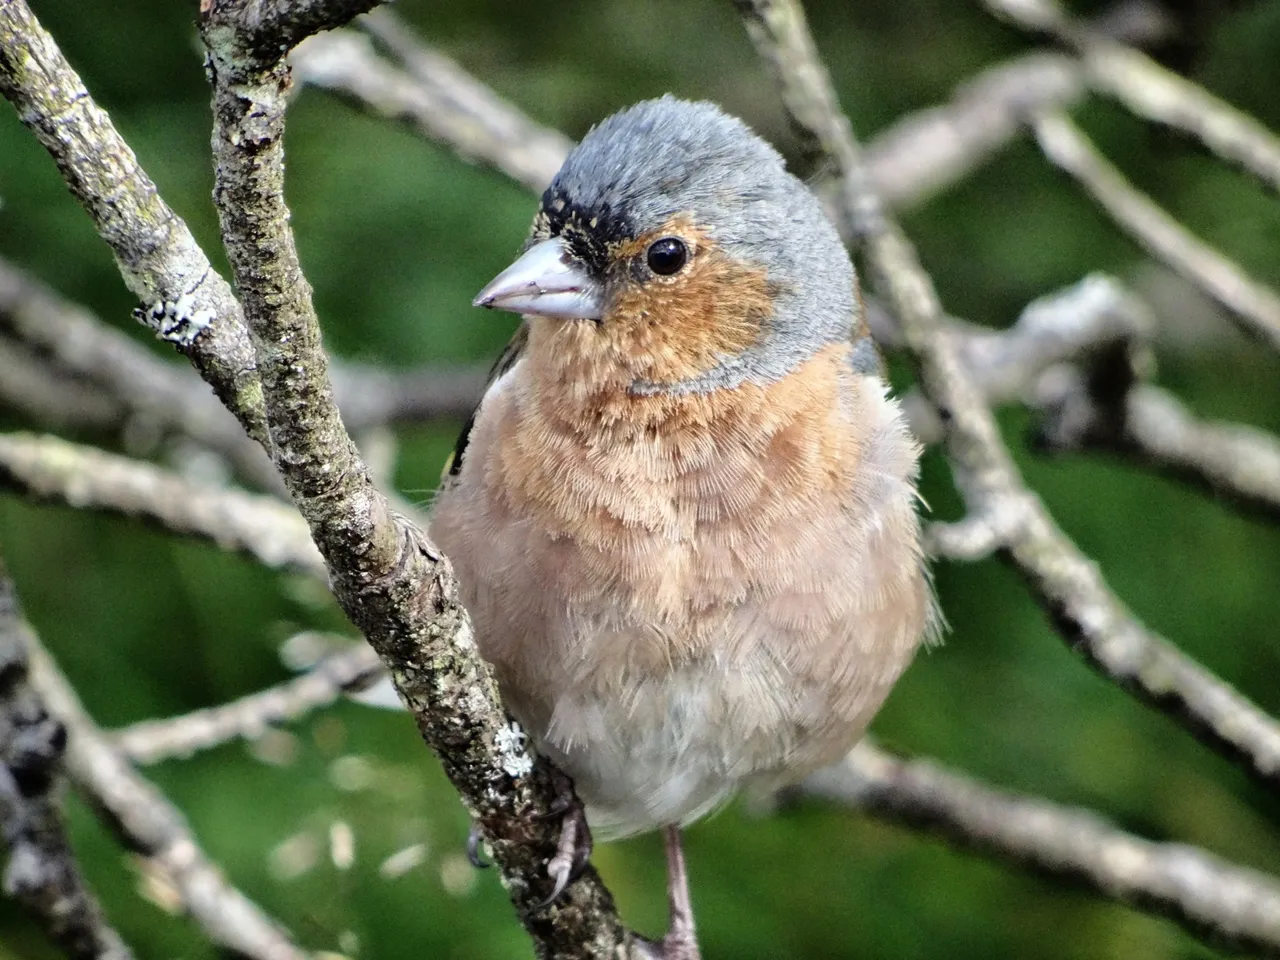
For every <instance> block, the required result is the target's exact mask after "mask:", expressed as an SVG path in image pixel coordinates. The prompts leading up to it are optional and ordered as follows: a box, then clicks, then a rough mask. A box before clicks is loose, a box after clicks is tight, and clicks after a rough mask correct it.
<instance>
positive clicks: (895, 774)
mask: <svg viewBox="0 0 1280 960" xmlns="http://www.w3.org/2000/svg"><path fill="white" fill-rule="evenodd" d="M798 792H800V793H802V794H804V795H808V796H812V797H817V798H820V799H823V800H828V801H832V802H835V803H839V804H842V805H846V806H850V807H853V808H855V809H857V810H863V811H866V812H868V813H870V814H872V815H873V816H876V817H881V818H884V819H887V820H891V821H896V822H899V823H903V824H906V825H907V826H909V827H912V828H914V829H924V830H929V831H932V832H934V833H937V834H938V835H940V836H942V837H944V838H945V839H947V840H948V841H950V842H951V843H954V844H956V845H957V846H960V847H963V848H965V849H969V850H974V851H977V852H978V853H982V854H985V855H987V856H992V857H995V858H998V859H1000V860H1004V861H1009V860H1012V861H1015V862H1018V863H1022V864H1025V865H1026V866H1029V867H1032V868H1034V869H1037V870H1040V871H1043V872H1045V873H1047V874H1049V875H1051V876H1056V877H1065V878H1069V879H1071V880H1075V881H1079V882H1082V883H1084V884H1086V885H1087V886H1089V887H1090V888H1092V889H1094V890H1097V891H1099V892H1101V893H1102V894H1104V895H1106V896H1108V897H1113V898H1115V899H1117V900H1122V901H1125V902H1127V903H1132V904H1134V905H1136V906H1140V907H1142V908H1144V909H1147V910H1151V911H1153V912H1156V913H1161V914H1164V915H1165V916H1168V917H1169V918H1171V919H1172V920H1174V921H1176V922H1177V923H1178V924H1180V925H1181V926H1183V927H1185V928H1186V929H1187V930H1189V931H1190V932H1192V933H1194V934H1196V935H1198V936H1202V937H1206V938H1207V939H1209V940H1210V941H1211V942H1213V943H1214V944H1216V945H1219V946H1222V947H1226V948H1228V949H1232V950H1240V951H1246V952H1249V953H1260V954H1265V955H1268V956H1272V955H1276V954H1277V953H1280V881H1277V880H1276V878H1275V877H1271V876H1268V875H1267V874H1264V873H1260V872H1258V871H1256V870H1249V869H1247V868H1245V867H1241V866H1238V865H1237V864H1233V863H1228V862H1226V861H1224V860H1221V859H1219V858H1218V857H1215V856H1213V855H1212V854H1210V853H1207V852H1206V851H1204V850H1201V849H1199V848H1197V847H1193V846H1188V845H1185V844H1177V843H1155V842H1152V841H1150V840H1144V839H1142V838H1140V837H1135V836H1133V835H1132V834H1129V833H1125V832H1124V831H1122V830H1119V829H1117V828H1116V827H1114V826H1112V825H1111V824H1109V823H1107V822H1106V821H1104V820H1102V819H1101V818H1100V817H1098V816H1097V815H1096V814H1094V813H1092V812H1091V811H1088V810H1083V809H1079V808H1072V807H1064V806H1062V805H1060V804H1056V803H1052V802H1050V801H1047V800H1043V799H1040V798H1038V797H1030V796H1026V795H1022V794H1016V793H1011V792H1008V791H1004V790H999V789H996V788H994V787H991V786H987V785H986V784H983V783H981V782H979V781H977V780H974V779H972V778H970V777H966V776H964V775H963V774H959V773H955V772H953V771H950V770H947V769H945V768H943V767H940V766H938V765H937V764H935V763H932V762H930V761H927V760H903V759H901V758H899V757H895V756H892V755H891V754H887V753H885V752H883V751H881V750H879V749H877V748H876V747H874V746H872V745H871V744H868V743H862V744H859V745H858V746H857V747H855V748H854V750H853V752H852V753H850V754H849V756H848V757H846V758H845V760H844V761H843V762H841V763H839V764H836V765H834V766H832V767H829V768H827V769H826V770H822V771H819V772H818V773H816V774H814V775H813V776H811V777H809V779H808V780H806V781H805V782H804V783H803V784H802V785H801V786H800V788H799V791H798Z"/></svg>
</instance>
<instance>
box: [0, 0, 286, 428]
mask: <svg viewBox="0 0 1280 960" xmlns="http://www.w3.org/2000/svg"><path fill="white" fill-rule="evenodd" d="M0 94H3V95H4V97H5V98H6V99H8V100H9V101H10V102H12V103H13V105H14V107H15V108H16V109H17V111H18V117H19V118H20V119H21V120H22V122H23V123H24V124H25V125H26V126H27V127H28V129H30V130H31V132H32V133H33V134H35V137H36V139H37V140H39V141H40V144H41V145H42V146H43V147H44V148H45V149H46V150H48V151H49V154H50V156H52V157H53V160H54V162H55V163H56V164H57V165H58V170H59V171H60V172H61V174H62V177H63V179H64V180H65V181H66V183H67V186H68V188H69V189H70V190H71V194H72V196H74V197H75V198H76V200H77V201H79V203H80V205H81V206H82V207H84V209H85V212H87V213H88V214H89V216H90V218H91V219H92V220H93V224H94V226H95V227H96V228H97V230H98V233H99V235H100V236H101V237H102V239H103V240H104V241H106V243H107V245H108V246H110V248H111V252H112V253H113V254H114V255H115V259H116V264H117V266H119V268H120V274H121V276H122V277H123V278H124V282H125V285H126V286H127V287H128V288H129V289H130V290H131V291H133V293H134V294H135V295H136V296H137V297H138V299H139V300H140V301H141V307H140V308H139V310H138V318H139V319H140V320H141V321H142V322H143V323H145V324H147V325H148V326H149V327H151V328H152V329H153V330H154V331H155V332H156V335H157V336H158V337H160V338H161V339H164V340H167V341H169V342H170V343H172V344H173V345H174V346H175V347H177V348H178V349H179V350H180V351H182V352H183V353H184V354H186V356H187V357H188V358H189V359H190V360H191V362H192V363H194V364H195V366H196V368H197V369H198V370H199V371H200V373H201V375H202V376H203V377H204V378H205V380H206V381H208V383H209V384H210V385H211V386H212V387H213V388H214V391H215V392H216V393H217V394H218V397H219V399H221V400H222V402H223V403H224V404H226V406H227V409H229V410H230V411H231V412H232V413H234V414H235V416H236V419H238V420H239V421H240V422H241V424H243V425H244V428H245V430H246V431H248V433H249V435H250V436H251V437H253V438H254V439H255V440H258V441H259V442H265V441H266V439H267V432H266V421H265V420H264V419H263V412H262V405H261V396H260V392H259V388H258V382H257V375H256V373H255V371H254V363H253V352H252V348H251V347H250V344H249V338H248V332H247V330H246V328H245V326H244V317H243V315H242V313H241V311H240V305H239V304H238V303H237V302H236V299H235V297H234V296H233V295H232V293H231V288H230V287H229V286H228V285H227V282H226V281H225V280H223V279H222V278H221V277H220V276H218V274H217V272H216V271H214V269H213V267H212V266H210V264H209V260H208V258H207V257H206V256H205V255H204V252H203V251H202V250H201V249H200V247H199V246H198V245H197V244H196V241H195V238H194V237H192V235H191V231H190V230H188V229H187V226H186V224H185V223H183V222H182V220H181V219H180V218H179V217H178V215H177V214H175V213H174V212H173V211H172V210H171V209H170V208H169V207H168V206H167V205H166V204H165V202H164V201H163V200H162V199H160V195H159V193H158V192H157V191H156V186H155V184H154V183H152V182H151V179H150V178H149V177H148V176H147V175H146V173H145V172H144V171H143V169H142V168H141V167H140V166H139V165H138V161H137V158H136V157H135V156H134V155H133V151H132V150H130V149H129V146H128V144H126V143H125V142H124V140H123V139H122V138H121V136H120V134H119V133H117V132H116V129H115V127H113V126H112V125H111V118H110V117H108V116H107V114H106V112H105V111H104V110H103V109H102V108H101V107H99V106H98V105H97V104H96V103H95V102H94V100H93V98H92V97H90V96H89V92H88V90H86V89H85V86H84V83H83V82H82V81H81V80H80V77H79V76H78V75H77V74H76V72H75V71H74V70H72V69H71V65H70V64H69V63H67V60H66V58H65V57H64V56H63V55H62V52H61V51H60V50H59V49H58V46H57V44H55V43H54V41H53V38H52V37H51V36H49V34H48V33H47V32H46V31H45V30H44V28H43V27H41V26H40V24H39V22H38V21H37V20H36V18H35V16H34V15H33V14H32V13H31V10H30V8H28V6H27V4H26V2H25V0H0Z"/></svg>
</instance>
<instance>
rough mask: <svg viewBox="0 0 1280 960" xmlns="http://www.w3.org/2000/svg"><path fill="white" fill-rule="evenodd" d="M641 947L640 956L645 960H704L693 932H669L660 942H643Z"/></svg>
mask: <svg viewBox="0 0 1280 960" xmlns="http://www.w3.org/2000/svg"><path fill="white" fill-rule="evenodd" d="M686 934H687V935H686ZM639 947H640V951H639V952H640V956H642V957H644V958H645V960H702V953H701V951H700V950H699V949H698V938H697V937H695V936H694V935H693V931H692V930H689V931H686V932H677V931H676V930H669V931H668V932H667V935H666V936H665V937H663V938H662V939H661V940H660V941H658V942H656V943H655V942H654V941H652V940H642V941H641V942H640V944H639Z"/></svg>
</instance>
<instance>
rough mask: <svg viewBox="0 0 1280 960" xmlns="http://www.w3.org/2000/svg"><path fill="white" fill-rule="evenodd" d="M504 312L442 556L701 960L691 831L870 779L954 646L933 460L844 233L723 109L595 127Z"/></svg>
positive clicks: (681, 952)
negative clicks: (866, 740) (860, 747)
mask: <svg viewBox="0 0 1280 960" xmlns="http://www.w3.org/2000/svg"><path fill="white" fill-rule="evenodd" d="M475 304H476V305H478V306H484V307H491V308H495V309H502V310H510V311H513V312H515V313H519V314H522V315H524V322H523V324H522V326H521V327H520V330H519V332H518V333H517V335H516V337H515V339H514V340H513V342H512V344H511V345H510V346H509V347H508V348H507V351H506V353H505V354H504V355H503V357H502V359H501V360H500V361H499V363H498V365H497V366H496V367H495V378H494V380H493V381H492V383H491V385H490V387H489V388H488V391H487V392H486V393H485V395H484V398H483V400H482V401H481V403H480V405H479V408H478V409H477V411H476V413H475V415H474V416H473V418H472V422H471V423H470V424H469V425H468V428H467V430H466V431H465V432H464V435H463V438H462V440H461V441H460V443H459V449H458V451H457V453H456V456H455V458H454V460H453V462H452V464H451V466H450V468H449V473H448V476H447V477H446V478H445V482H444V484H443V485H442V489H441V491H440V493H439V494H438V496H437V499H436V501H435V503H434V505H433V508H432V514H431V532H432V535H433V536H434V538H435V540H436V542H437V543H438V544H439V545H440V547H441V548H442V549H443V550H444V551H445V552H446V553H447V554H448V555H449V557H450V558H451V559H452V561H453V565H454V569H455V571H456V574H457V577H458V581H459V583H460V588H461V592H462V599H463V601H464V603H465V605H466V607H467V609H468V610H469V611H470V613H471V617H472V620H473V623H474V627H475V634H476V641H477V643H478V645H479V649H480V651H481V653H482V654H483V655H484V657H485V658H486V659H487V660H488V661H489V662H490V663H491V664H492V665H493V668H494V670H495V671H496V675H497V678H498V683H499V686H500V688H501V690H502V694H503V697H504V698H505V699H506V702H507V705H508V707H509V708H510V710H511V712H512V714H513V715H514V716H515V717H516V718H517V719H518V720H519V722H520V723H521V724H522V725H523V727H524V728H525V730H526V731H527V732H528V734H529V736H530V737H532V739H533V741H534V742H535V743H536V745H537V747H538V749H539V750H540V751H542V752H543V753H544V754H546V755H547V756H548V757H550V758H551V759H552V760H553V761H554V762H555V763H556V764H557V765H558V766H559V767H560V768H561V769H562V770H563V771H565V772H566V773H567V774H568V775H569V776H570V777H571V778H572V780H573V784H574V786H575V787H576V790H577V793H578V795H579V796H580V797H581V798H582V801H583V803H584V804H585V807H586V810H585V816H586V820H587V822H588V823H589V825H590V829H591V831H593V832H594V834H595V835H596V837H598V838H604V839H609V838H616V837H621V836H627V835H631V834H636V833H640V832H643V831H650V830H656V829H664V830H665V831H666V841H667V855H668V878H669V886H670V889H669V893H670V903H671V914H672V916H671V926H670V930H669V931H668V933H667V935H666V937H665V938H664V940H663V941H662V943H661V944H660V945H656V946H655V947H654V949H655V950H656V951H658V952H656V953H655V956H662V957H664V958H666V960H694V958H697V957H698V956H699V953H698V946H697V942H696V937H695V934H694V923H693V915H692V910H691V907H690V902H689V895H688V886H687V876H686V873H685V867H684V858H683V853H682V850H681V846H680V833H679V830H680V827H681V826H683V825H687V824H688V823H690V822H691V821H693V820H696V819H698V818H699V817H701V816H703V815H705V814H707V813H709V812H711V811H712V810H714V809H715V808H717V807H718V806H720V805H721V804H723V803H724V802H725V801H726V800H728V799H729V798H730V797H731V796H732V795H733V794H734V792H735V791H737V790H738V789H739V788H741V787H748V786H749V787H759V788H764V789H775V788H778V787H782V786H785V785H787V784H790V783H794V782H796V781H798V780H799V779H800V778H802V777H804V776H805V775H806V774H808V773H810V772H812V771H813V770H815V769H817V768H819V767H822V766H824V765H826V764H829V763H831V762H833V761H835V760H837V759H839V758H840V757H841V756H843V755H844V754H845V753H846V752H847V751H848V750H849V749H850V748H851V747H852V746H853V745H854V743H856V742H857V740H858V739H859V738H860V737H861V736H862V734H863V732H864V730H865V729H866V727H867V724H868V723H869V722H870V720H871V718H872V716H873V715H874V714H875V712H876V711H877V710H878V709H879V707H880V705H881V703H882V702H883V701H884V699H885V697H886V696H887V694H888V693H889V690H890V688H891V687H892V685H893V684H894V682H895V681H896V680H897V679H898V677H899V676H900V675H901V673H902V672H903V670H904V669H905V668H906V666H907V664H908V662H909V661H910V660H911V658H912V656H913V654H914V652H915V650H916V648H917V646H918V645H919V644H920V642H921V640H922V638H924V637H925V636H926V635H927V634H928V633H929V631H930V630H931V628H932V624H933V623H934V621H935V615H934V605H933V599H932V591H931V587H930V584H929V579H928V576H927V573H926V570H925V566H924V561H923V558H922V554H921V546H920V523H919V519H918V517H917V513H916V500H917V494H916V486H915V482H916V475H917V460H918V456H919V452H920V450H919V446H918V444H917V443H916V441H915V440H914V439H913V438H912V436H911V434H910V432H909V430H908V428H907V426H906V423H905V421H904V419H903V416H902V413H901V410H900V409H899V406H898V404H897V402H896V401H895V400H893V399H891V398H890V397H889V396H888V393H887V387H886V384H885V382H884V380H883V378H882V375H881V368H880V362H879V357H878V355H877V353H876V351H875V348H874V346H873V344H872V342H871V340H870V337H869V335H868V332H867V328H866V324H865V322H864V320H863V316H862V305H861V298H860V296H859V294H858V291H857V281H856V278H855V276H854V271H853V266H852V265H851V263H850V261H849V256H848V254H847V253H846V251H845V249H844V247H843V245H842V244H841V242H840V238H839V236H838V234H837V233H836V230H835V229H834V227H832V225H831V223H830V222H829V221H828V220H827V218H826V216H825V215H824V213H823V211H822V209H821V207H820V205H819V203H818V201H817V199H816V198H815V197H814V196H813V194H812V193H810V191H809V190H808V189H807V188H806V187H805V185H804V184H803V183H801V182H800V181H799V180H798V179H796V178H795V177H794V176H792V175H791V174H790V173H788V172H787V170H786V168H785V164H784V161H783V159H782V157H781V156H780V155H779V154H778V153H777V151H775V150H774V149H773V148H772V147H770V146H769V145H768V144H767V143H765V142H764V141H763V140H762V139H761V138H760V137H758V136H757V135H756V134H755V133H753V132H752V131H751V130H750V129H749V128H748V127H747V126H746V125H745V124H743V123H742V122H741V121H740V120H737V119H735V118H733V117H730V116H728V115H726V114H724V113H723V112H721V111H720V110H719V108H717V107H716V106H714V105H712V104H709V103H690V102H686V101H682V100H678V99H675V98H672V97H670V96H667V97H663V98H661V99H658V100H651V101H646V102H643V103H640V104H637V105H635V106H632V107H630V108H628V109H626V110H623V111H622V112H620V113H617V114H615V115H613V116H611V117H609V118H608V119H606V120H604V121H603V122H602V123H600V124H599V125H598V126H596V127H595V128H594V129H592V130H591V132H589V133H588V134H587V136H586V137H585V138H584V139H583V140H582V142H581V143H580V144H579V145H578V146H577V147H576V148H575V149H574V150H573V151H572V152H571V153H570V154H569V156H568V158H567V159H566V160H565V162H564V166H563V167H562V168H561V169H560V171H559V173H558V174H557V175H556V177H555V179H554V180H553V181H552V183H551V185H550V186H549V187H548V188H547V191H546V193H545V194H544V195H543V197H542V203H541V207H540V208H539V210H538V213H537V216H536V217H535V219H534V221H533V227H532V231H531V235H530V237H529V240H528V242H527V243H526V245H525V249H524V252H523V254H522V255H521V256H520V257H519V259H517V260H516V261H515V262H514V263H513V264H512V265H511V266H510V267H508V268H507V269H506V270H504V271H503V272H502V273H500V274H499V275H498V276H497V277H496V278H495V279H494V280H493V282H492V283H490V284H489V285H488V286H487V287H485V288H484V290H482V291H481V293H480V294H479V296H477V297H476V300H475ZM567 835H568V836H569V837H570V838H571V840H572V842H574V843H576V844H577V845H578V846H579V847H585V848H586V849H587V850H589V843H590V840H589V835H588V834H586V832H585V831H578V832H576V833H575V832H574V831H569V833H568V834H567ZM579 856H580V852H579ZM572 859H573V857H572V855H571V856H569V857H568V858H566V857H561V856H557V857H556V858H555V860H553V862H552V863H551V864H550V865H549V868H548V869H549V872H550V873H552V874H553V875H554V879H555V880H556V884H555V891H554V893H553V894H552V896H553V898H554V897H555V896H557V895H558V894H559V892H560V891H561V890H562V889H563V887H564V885H565V884H566V883H567V882H568V881H569V879H570V875H571V874H572V872H573V869H574V867H573V865H572V864H571V863H570V860H572Z"/></svg>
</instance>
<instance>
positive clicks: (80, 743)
mask: <svg viewBox="0 0 1280 960" xmlns="http://www.w3.org/2000/svg"><path fill="white" fill-rule="evenodd" d="M31 683H32V686H33V687H35V688H36V690H37V691H38V692H39V693H40V695H41V696H42V697H43V698H44V701H45V703H46V704H48V707H49V710H50V712H52V713H53V715H54V716H56V717H57V718H58V719H59V720H61V721H62V723H63V724H64V725H65V726H66V728H67V772H68V773H69V774H70V776H71V779H72V780H73V781H74V782H75V784H76V787H77V788H78V789H79V790H80V791H81V792H82V793H84V794H85V796H86V797H88V798H89V800H90V801H92V803H93V804H94V805H95V806H97V807H99V808H101V809H102V810H103V811H104V812H105V813H106V814H107V823H108V825H109V826H111V827H112V828H113V829H114V830H115V831H116V832H117V834H118V835H119V836H120V839H121V841H122V842H124V843H125V844H126V845H128V847H129V848H130V849H133V850H137V851H139V852H140V853H141V854H142V855H143V856H144V857H146V858H147V860H148V864H149V866H150V867H151V868H152V869H154V870H156V871H157V872H158V873H159V874H160V875H161V876H162V877H164V879H165V881H166V885H167V886H168V887H170V888H171V889H173V890H175V891H176V892H177V894H178V897H179V899H180V901H181V903H182V906H183V907H184V908H185V909H186V911H187V912H188V913H190V914H191V916H192V918H193V919H194V920H195V921H196V922H197V923H198V924H200V926H201V927H202V928H203V929H204V931H205V932H206V933H207V934H208V935H209V936H210V937H212V938H213V939H214V941H215V942H217V943H219V944H222V945H223V946H225V947H227V948H229V949H231V950H233V951H235V952H236V953H238V954H241V955H242V956H245V957H250V958H253V960H307V954H306V953H304V952H303V951H302V950H300V949H299V948H298V947H297V946H296V945H295V944H294V943H293V942H292V941H291V940H290V939H289V937H288V935H287V934H286V933H285V932H284V931H283V929H282V928H281V927H280V926H279V925H278V924H276V922H275V921H273V920H272V919H271V918H270V917H268V916H267V915H266V914H264V913H263V912H262V910H261V909H260V908H259V907H258V906H257V904H255V903H254V902H253V901H252V900H250V899H249V898H248V897H246V896H245V895H244V894H243V893H241V892H240V891H239V890H237V889H236V888H235V887H233V886H231V885H230V884H229V883H228V882H227V880H226V878H225V877H224V876H223V875H222V871H221V870H219V869H218V867H217V865H216V864H214V863H213V862H212V861H210V860H209V859H208V857H207V856H205V853H204V851H203V850H201V849H200V846H199V844H198V843H197V842H196V838H195V837H194V836H193V835H192V833H191V828H190V827H188V826H187V823H186V821H185V820H184V819H183V816H182V814H181V812H180V811H179V810H178V809H177V807H175V806H173V804H171V803H170V802H169V801H168V800H167V799H166V798H165V797H164V795H163V794H162V793H160V791H159V790H157V789H156V788H155V787H154V786H153V785H152V784H151V783H150V782H148V781H147V780H145V779H144V778H143V777H141V776H140V775H139V774H138V772H137V771H136V770H135V769H134V768H133V766H132V765H131V764H130V763H129V761H128V760H126V759H125V758H124V756H123V755H122V754H121V753H120V751H119V750H117V749H116V747H115V745H114V744H112V743H111V741H110V740H109V739H108V738H107V736H106V734H104V733H103V732H102V731H101V730H100V729H98V727H97V725H96V724H95V723H94V722H93V720H92V718H91V717H90V716H89V715H88V714H87V713H86V712H85V710H84V707H83V706H81V704H80V700H79V698H78V697H77V696H76V694H75V691H74V690H73V689H72V688H71V685H70V684H69V683H68V682H67V679H66V677H64V676H63V675H62V673H61V672H60V671H59V670H58V667H57V665H56V664H55V663H54V662H53V659H52V658H51V657H50V656H49V654H48V653H47V652H45V650H44V649H43V648H42V647H40V646H39V644H38V643H36V642H35V638H34V637H33V638H32V646H31Z"/></svg>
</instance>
